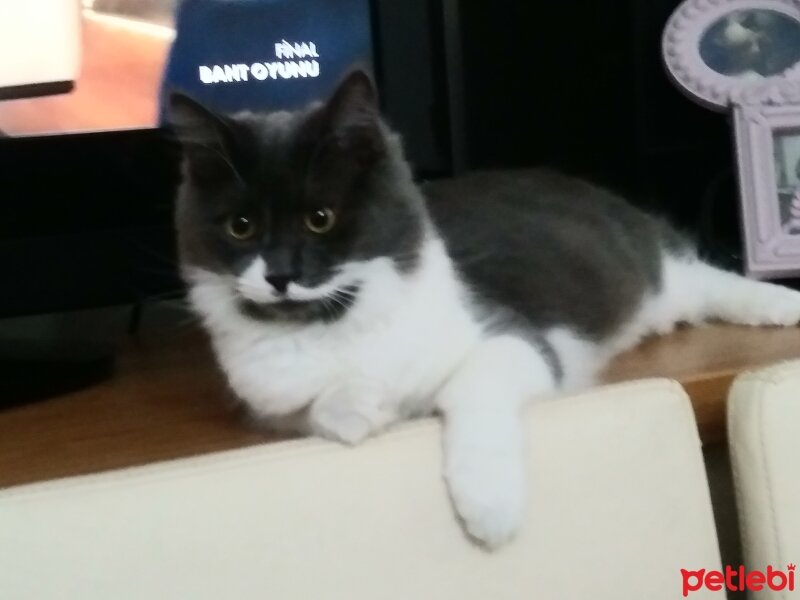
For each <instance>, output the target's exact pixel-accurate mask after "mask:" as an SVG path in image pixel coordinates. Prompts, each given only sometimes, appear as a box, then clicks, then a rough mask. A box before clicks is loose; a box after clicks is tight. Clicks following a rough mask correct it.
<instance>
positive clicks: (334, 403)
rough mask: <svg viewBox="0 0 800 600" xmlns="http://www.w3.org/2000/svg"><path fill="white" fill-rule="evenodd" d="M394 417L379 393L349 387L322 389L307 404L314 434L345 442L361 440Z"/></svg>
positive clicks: (378, 429)
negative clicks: (318, 395) (321, 393)
mask: <svg viewBox="0 0 800 600" xmlns="http://www.w3.org/2000/svg"><path fill="white" fill-rule="evenodd" d="M394 419H395V416H394V413H393V411H391V410H390V409H389V408H388V407H387V405H386V403H385V402H383V401H382V397H381V396H380V395H378V394H375V393H373V392H372V391H370V390H365V389H361V388H350V387H342V388H337V389H335V390H330V391H328V392H326V393H324V394H323V395H322V396H320V397H319V398H318V399H317V400H316V401H315V402H314V403H313V404H312V405H311V408H310V410H309V415H308V422H309V427H310V429H311V431H312V432H313V433H314V434H316V435H319V436H321V437H324V438H326V439H329V440H334V441H337V442H342V443H345V444H348V445H355V444H358V443H360V442H362V441H364V440H365V439H366V438H368V437H369V436H370V435H372V434H373V433H376V432H378V431H380V430H381V429H383V428H385V427H386V426H387V425H389V424H390V423H391V422H392V421H394Z"/></svg>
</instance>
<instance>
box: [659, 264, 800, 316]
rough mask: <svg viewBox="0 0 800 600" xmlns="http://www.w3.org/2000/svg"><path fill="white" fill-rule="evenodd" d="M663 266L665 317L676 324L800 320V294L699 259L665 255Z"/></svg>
mask: <svg viewBox="0 0 800 600" xmlns="http://www.w3.org/2000/svg"><path fill="white" fill-rule="evenodd" d="M662 264H663V270H662V293H661V296H662V298H661V299H662V301H663V302H662V303H661V306H662V307H663V312H664V313H665V314H664V315H663V316H664V317H666V318H667V319H669V320H672V321H673V322H688V323H700V322H703V321H706V320H721V321H726V322H728V323H737V324H741V325H776V326H778V325H779V326H792V325H797V324H798V323H800V292H796V291H794V290H791V289H789V288H786V287H783V286H781V285H776V284H772V283H765V282H763V281H754V280H752V279H747V278H745V277H742V276H741V275H737V274H735V273H731V272H728V271H724V270H722V269H719V268H717V267H714V266H712V265H710V264H708V263H706V262H703V261H701V260H699V259H697V258H695V257H690V256H685V257H682V256H672V255H665V257H664V260H663V263H662ZM670 313H672V314H670Z"/></svg>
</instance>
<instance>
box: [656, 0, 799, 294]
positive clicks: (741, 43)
mask: <svg viewBox="0 0 800 600" xmlns="http://www.w3.org/2000/svg"><path fill="white" fill-rule="evenodd" d="M662 52H663V59H664V63H665V65H666V68H667V72H668V73H669V75H670V77H671V78H672V80H673V81H674V83H675V84H676V85H677V86H678V87H679V88H680V89H681V90H682V91H683V92H684V93H685V94H686V95H687V96H689V97H690V98H691V99H692V100H694V101H695V102H697V103H699V104H701V105H703V106H705V107H707V108H710V109H712V110H716V111H725V112H729V113H731V114H732V117H733V127H734V140H735V146H736V163H737V171H738V183H739V199H740V209H741V213H740V214H741V225H742V232H743V238H744V251H745V252H744V256H745V264H744V270H745V274H746V275H747V276H749V277H752V278H758V279H769V278H780V277H791V276H799V275H800V0H686V1H685V2H683V3H682V4H681V5H680V6H679V7H678V8H677V9H676V11H675V12H674V13H673V15H672V16H671V17H670V19H669V21H668V23H667V26H666V27H665V29H664V34H663V38H662Z"/></svg>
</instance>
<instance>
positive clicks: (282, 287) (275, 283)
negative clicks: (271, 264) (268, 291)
mask: <svg viewBox="0 0 800 600" xmlns="http://www.w3.org/2000/svg"><path fill="white" fill-rule="evenodd" d="M264 279H266V280H267V283H268V284H270V285H271V286H272V287H274V288H275V291H277V292H278V293H279V294H285V293H286V288H288V287H289V283H291V281H292V277H291V275H267V276H266V277H264Z"/></svg>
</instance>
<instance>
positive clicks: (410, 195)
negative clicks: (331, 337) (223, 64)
mask: <svg viewBox="0 0 800 600" xmlns="http://www.w3.org/2000/svg"><path fill="white" fill-rule="evenodd" d="M169 109H170V115H171V121H172V125H173V127H174V130H175V132H176V134H177V136H178V139H179V140H180V141H181V143H182V146H183V148H184V181H183V185H182V187H181V190H180V193H179V196H178V203H177V212H176V226H177V231H178V240H179V250H180V256H181V262H182V267H183V272H184V274H185V276H186V277H187V279H188V282H189V284H190V285H191V284H192V283H195V282H196V281H197V280H199V279H202V280H204V281H208V280H209V278H210V279H212V280H214V281H215V282H216V283H217V284H219V285H224V286H229V287H230V291H231V293H232V297H234V298H235V299H236V301H237V303H238V304H239V306H240V308H241V310H243V311H244V312H246V313H247V314H250V315H252V316H256V317H260V318H268V319H275V318H277V319H281V318H283V319H297V320H310V319H317V318H323V319H324V318H331V317H333V318H335V317H336V316H338V315H339V313H340V312H341V310H344V309H346V308H347V307H348V306H349V305H351V304H352V302H353V301H354V300H355V298H357V296H358V293H359V291H360V290H361V289H362V286H364V285H365V284H366V283H368V281H367V279H368V278H369V277H370V274H371V273H372V272H373V271H374V267H375V265H376V264H381V265H383V267H384V268H385V266H386V263H387V262H390V263H391V265H392V266H393V268H395V269H397V270H398V271H399V272H401V273H402V272H408V271H410V270H413V269H414V267H415V265H416V257H417V252H418V249H419V246H420V244H421V241H422V237H423V235H424V229H425V212H424V208H423V201H422V199H421V196H420V194H419V191H418V189H417V188H416V186H415V185H414V183H413V181H412V178H411V174H410V169H409V167H408V165H407V163H406V161H405V159H404V158H403V153H402V149H401V145H400V142H399V138H398V137H397V136H396V135H395V134H393V133H391V132H390V131H389V129H388V127H387V126H386V125H385V123H384V122H383V121H382V120H381V117H380V114H379V109H378V104H377V97H376V93H375V90H374V87H373V85H372V83H371V80H370V79H369V77H368V76H367V75H366V74H365V73H363V72H361V71H356V72H353V73H352V74H350V75H349V76H347V77H346V78H345V79H344V80H343V82H342V83H341V84H340V85H339V87H338V88H337V89H336V91H335V92H334V93H333V95H332V96H331V98H330V99H329V100H328V101H327V102H324V103H316V104H314V105H311V106H309V107H307V108H305V109H303V110H299V111H297V112H274V113H263V114H258V113H242V114H236V115H222V114H218V113H215V112H214V111H211V110H209V109H208V108H206V107H204V106H202V105H201V104H199V103H198V102H196V101H194V100H192V99H191V98H188V97H187V96H185V95H182V94H180V93H173V94H171V95H170V104H169Z"/></svg>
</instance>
